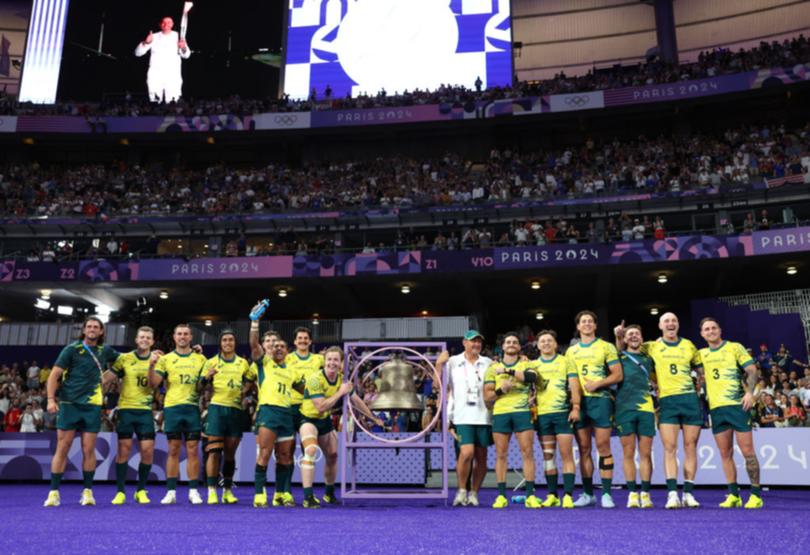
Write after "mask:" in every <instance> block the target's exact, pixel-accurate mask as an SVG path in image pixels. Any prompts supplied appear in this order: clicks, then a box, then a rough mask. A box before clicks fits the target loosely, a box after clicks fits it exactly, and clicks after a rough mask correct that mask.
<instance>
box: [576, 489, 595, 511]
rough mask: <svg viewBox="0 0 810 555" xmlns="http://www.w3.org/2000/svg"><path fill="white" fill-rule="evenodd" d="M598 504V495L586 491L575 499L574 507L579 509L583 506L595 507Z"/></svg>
mask: <svg viewBox="0 0 810 555" xmlns="http://www.w3.org/2000/svg"><path fill="white" fill-rule="evenodd" d="M594 506H596V497H595V496H593V495H590V494H587V493H585V492H582V493H580V494H579V497H577V500H576V501H574V507H576V508H577V509H579V508H581V507H594Z"/></svg>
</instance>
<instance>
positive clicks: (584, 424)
mask: <svg viewBox="0 0 810 555" xmlns="http://www.w3.org/2000/svg"><path fill="white" fill-rule="evenodd" d="M580 414H581V418H580V419H579V422H577V423H576V428H577V429H578V430H579V429H580V428H612V427H613V399H611V398H610V397H583V398H582V410H580Z"/></svg>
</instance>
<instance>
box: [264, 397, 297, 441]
mask: <svg viewBox="0 0 810 555" xmlns="http://www.w3.org/2000/svg"><path fill="white" fill-rule="evenodd" d="M256 424H258V426H259V428H267V429H268V430H270V431H273V432H275V433H276V441H281V440H287V439H293V438H294V437H295V431H294V430H293V417H292V414H291V413H290V409H289V408H287V407H276V406H273V405H261V406H259V413H258V414H257V415H256Z"/></svg>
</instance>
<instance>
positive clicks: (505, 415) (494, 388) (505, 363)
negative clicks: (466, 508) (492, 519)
mask: <svg viewBox="0 0 810 555" xmlns="http://www.w3.org/2000/svg"><path fill="white" fill-rule="evenodd" d="M502 348H503V359H502V361H501V362H496V363H493V364H492V365H490V367H489V368H487V371H486V372H485V373H484V401H485V402H486V403H487V404H489V405H492V407H493V408H492V436H493V438H494V440H495V454H496V458H495V475H496V477H497V479H498V497H497V498H496V499H495V503H494V504H493V505H492V507H493V508H495V509H503V508H505V507H507V506H508V505H509V501H508V500H507V499H506V471H507V470H508V469H507V460H506V456H507V453H508V451H509V439H510V438H511V437H512V434H515V436H516V437H517V440H518V445H519V446H520V454H521V456H522V457H523V477H524V479H525V480H526V502H525V506H526V508H528V509H539V508H541V507H542V504H541V502H540V500H539V499H538V498H537V497H536V496H535V495H534V478H535V468H534V431H533V430H532V414H531V411H530V409H529V396H530V395H531V393H532V387H531V386H532V384H534V383H536V382H537V373H536V372H535V370H534V363H533V362H529V361H523V360H520V358H519V357H520V338H519V337H518V335H517V333H515V332H508V333H507V334H506V335H504V338H503V345H502Z"/></svg>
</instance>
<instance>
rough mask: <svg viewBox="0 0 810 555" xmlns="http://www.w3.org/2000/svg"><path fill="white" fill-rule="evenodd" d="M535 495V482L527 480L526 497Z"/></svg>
mask: <svg viewBox="0 0 810 555" xmlns="http://www.w3.org/2000/svg"><path fill="white" fill-rule="evenodd" d="M530 495H534V482H529V481H527V482H526V497H529V496H530Z"/></svg>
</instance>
